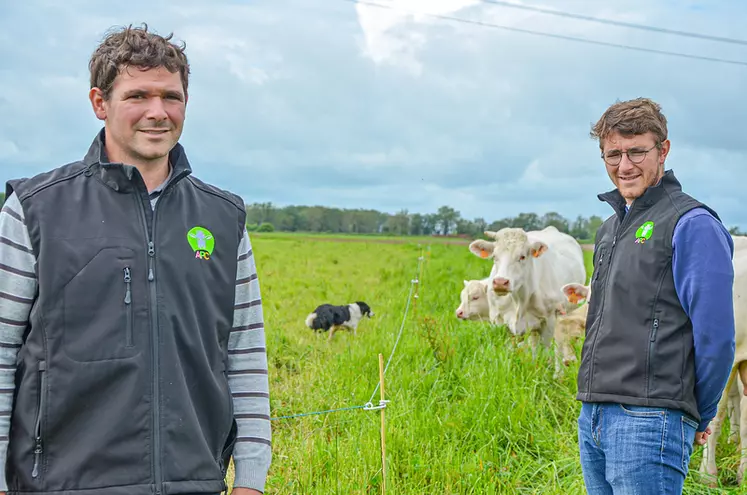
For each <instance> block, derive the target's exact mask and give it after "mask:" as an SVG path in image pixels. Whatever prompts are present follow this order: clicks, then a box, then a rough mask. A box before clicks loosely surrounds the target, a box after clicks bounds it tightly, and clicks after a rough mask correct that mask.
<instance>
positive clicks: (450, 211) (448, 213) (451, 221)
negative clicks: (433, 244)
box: [436, 206, 461, 235]
mask: <svg viewBox="0 0 747 495" xmlns="http://www.w3.org/2000/svg"><path fill="white" fill-rule="evenodd" d="M436 215H437V216H438V223H439V226H440V227H441V234H442V235H448V234H449V232H451V231H452V229H453V228H456V223H457V221H458V220H459V219H460V217H461V215H460V214H459V212H458V211H456V210H455V209H454V208H452V207H451V206H442V207H441V208H439V209H438V212H437V213H436Z"/></svg>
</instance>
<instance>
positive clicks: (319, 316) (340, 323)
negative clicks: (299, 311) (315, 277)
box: [306, 301, 374, 340]
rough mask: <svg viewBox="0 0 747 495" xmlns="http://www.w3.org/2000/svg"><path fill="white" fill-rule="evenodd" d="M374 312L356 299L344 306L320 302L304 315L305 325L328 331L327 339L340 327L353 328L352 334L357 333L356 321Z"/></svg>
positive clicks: (358, 321)
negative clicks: (307, 314) (309, 312)
mask: <svg viewBox="0 0 747 495" xmlns="http://www.w3.org/2000/svg"><path fill="white" fill-rule="evenodd" d="M373 315H374V312H373V311H371V307H370V306H369V305H368V304H366V303H364V302H363V301H357V302H354V303H352V304H348V305H345V306H335V305H332V304H321V305H319V306H317V308H316V309H315V310H314V312H313V313H311V314H310V315H309V316H307V317H306V326H307V327H309V328H310V329H312V330H314V331H315V332H326V331H328V330H330V332H329V339H330V340H332V336H333V335H334V334H335V331H336V330H339V329H340V327H347V328H351V329H353V335H358V323H360V321H361V319H363V317H364V316H368V317H369V318H371V317H372V316H373Z"/></svg>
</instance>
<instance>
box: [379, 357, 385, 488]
mask: <svg viewBox="0 0 747 495" xmlns="http://www.w3.org/2000/svg"><path fill="white" fill-rule="evenodd" d="M379 385H380V388H381V390H380V392H381V403H382V405H384V404H385V402H384V355H383V354H381V353H379ZM385 413H386V407H382V408H381V494H382V495H386V421H385V418H384V415H385Z"/></svg>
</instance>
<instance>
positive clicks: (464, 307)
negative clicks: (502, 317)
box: [456, 280, 490, 320]
mask: <svg viewBox="0 0 747 495" xmlns="http://www.w3.org/2000/svg"><path fill="white" fill-rule="evenodd" d="M460 298H461V304H460V305H459V307H458V308H457V310H456V317H457V318H459V319H460V320H479V319H481V318H488V317H489V315H490V309H489V305H488V284H487V283H486V282H485V281H483V280H465V281H464V288H463V289H462V293H461V294H460Z"/></svg>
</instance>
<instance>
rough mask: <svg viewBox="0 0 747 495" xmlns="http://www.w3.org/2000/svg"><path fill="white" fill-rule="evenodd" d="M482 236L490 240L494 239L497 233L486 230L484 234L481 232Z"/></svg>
mask: <svg viewBox="0 0 747 495" xmlns="http://www.w3.org/2000/svg"><path fill="white" fill-rule="evenodd" d="M483 234H485V235H486V236H488V237H490V238H491V239H495V234H497V232H493V231H492V230H486V231H485V232H483Z"/></svg>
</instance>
